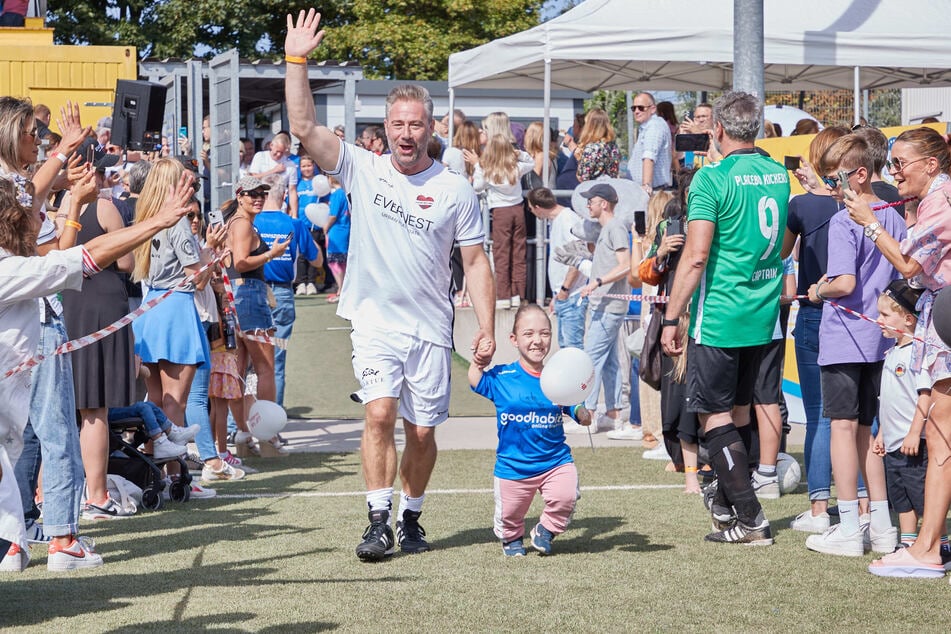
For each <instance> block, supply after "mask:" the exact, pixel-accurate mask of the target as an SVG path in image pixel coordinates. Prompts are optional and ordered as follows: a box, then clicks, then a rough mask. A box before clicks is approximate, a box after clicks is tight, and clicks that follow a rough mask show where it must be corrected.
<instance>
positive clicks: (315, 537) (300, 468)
mask: <svg viewBox="0 0 951 634" xmlns="http://www.w3.org/2000/svg"><path fill="white" fill-rule="evenodd" d="M575 454H576V459H577V462H578V468H579V472H580V474H581V485H582V499H581V500H580V501H579V503H578V507H577V510H576V513H575V518H574V521H573V523H572V525H571V526H570V527H569V530H568V532H567V533H566V534H564V535H562V536H559V537H558V538H557V539H556V540H555V541H554V551H555V554H554V555H553V556H551V557H541V556H538V555H536V554H534V553H530V554H529V556H527V557H524V558H516V559H512V558H504V557H503V556H502V552H501V548H500V546H499V543H498V541H497V540H496V538H495V537H494V535H493V534H492V531H491V526H492V511H493V500H492V494H491V493H490V492H489V489H491V486H492V476H491V474H492V464H493V459H494V456H493V454H492V452H488V451H468V450H467V451H444V452H442V453H441V454H440V457H439V460H438V462H437V466H436V470H435V472H434V474H433V479H432V482H431V484H430V494H429V495H428V496H427V500H426V504H425V509H424V514H423V516H422V518H421V522H422V524H423V526H424V527H425V528H426V530H427V532H428V538H429V539H430V541H431V543H432V545H433V551H432V552H430V553H426V554H422V555H416V556H409V555H401V554H397V555H395V556H394V557H392V558H391V559H390V560H388V561H385V562H383V563H379V564H364V563H361V562H359V561H358V560H357V558H356V557H355V555H354V553H353V549H354V547H355V546H356V544H357V543H358V541H359V539H360V535H361V532H362V530H363V528H364V526H365V524H366V516H365V512H364V509H365V505H364V502H363V499H362V495H361V494H359V491H360V490H361V489H362V488H363V484H362V478H361V475H360V467H359V455H358V454H356V453H352V454H316V453H314V454H295V455H292V456H291V457H289V458H286V459H279V460H257V461H254V462H253V463H252V464H254V465H255V466H258V467H259V468H261V473H259V474H255V475H253V476H250V477H249V478H248V479H246V480H244V481H241V482H234V483H228V484H222V485H219V486H218V487H217V489H218V492H219V494H221V497H219V498H217V499H213V500H195V501H190V502H188V503H186V504H175V503H170V504H169V506H168V507H167V508H166V509H165V510H163V511H160V512H151V513H150V512H143V513H141V514H140V515H138V516H136V517H133V518H129V519H126V520H114V521H105V522H96V523H89V524H85V525H84V526H83V532H84V533H85V534H87V535H89V536H91V537H93V538H95V539H96V541H97V543H98V549H99V551H100V552H101V553H102V554H103V556H104V558H105V561H106V565H105V566H104V567H102V568H100V569H97V570H91V571H77V572H73V573H57V574H53V573H49V572H47V571H46V566H45V560H46V555H45V549H43V548H39V547H38V548H34V549H33V553H34V555H35V560H34V562H33V563H32V564H31V566H30V567H29V568H27V570H26V571H24V572H23V573H20V574H16V573H4V574H3V575H2V577H0V597H2V598H0V628H2V629H3V630H4V631H5V632H19V631H76V632H124V631H137V632H140V631H163V632H169V631H203V630H206V629H207V630H212V629H223V630H230V631H234V632H282V633H285V632H314V631H322V630H332V629H336V630H340V631H346V632H364V631H367V632H369V631H389V632H461V631H473V632H484V631H497V632H511V631H526V632H527V631H549V632H553V631H554V632H557V631H565V632H633V631H740V632H746V631H762V632H773V631H804V632H810V631H876V632H901V631H916V632H922V631H925V632H927V631H942V632H946V631H948V630H949V626H951V611H949V610H948V597H949V592H951V589H949V587H948V583H947V580H931V581H907V580H889V579H879V578H876V577H873V576H871V575H869V574H868V573H867V572H866V571H865V566H866V565H867V563H868V561H869V560H870V559H871V556H868V557H862V558H855V559H853V558H840V557H829V556H823V555H818V554H815V553H811V552H809V551H807V550H806V549H805V547H804V545H803V543H804V541H805V534H803V533H796V532H794V531H791V530H789V529H788V528H787V526H788V523H789V520H791V519H792V518H793V517H795V515H796V514H797V513H799V512H801V511H802V510H804V509H805V508H806V506H807V500H806V495H805V494H804V493H801V492H800V493H797V494H794V495H789V496H785V497H783V498H782V499H780V500H776V501H767V502H765V510H766V513H767V516H768V517H769V519H770V520H771V522H772V524H773V527H774V531H775V537H776V544H775V545H774V546H772V547H768V548H749V547H742V546H725V545H717V544H708V543H705V542H704V541H703V535H704V534H705V533H706V532H707V531H708V530H709V519H708V516H707V514H706V513H705V512H704V510H703V507H702V505H701V503H700V500H699V497H698V496H689V495H685V494H683V493H682V492H681V491H680V489H679V486H677V485H679V484H680V483H681V482H682V476H679V475H677V474H669V473H665V472H664V471H663V463H659V462H654V461H646V460H642V459H640V458H639V457H638V454H637V452H636V451H634V450H631V449H621V448H608V449H599V450H598V451H597V453H594V454H592V453H591V452H588V451H582V450H576V452H575ZM632 485H648V486H655V487H656V486H662V487H665V488H640V489H635V488H623V487H630V486H632ZM669 487H673V488H669ZM538 510H539V507H538V503H537V500H536V505H535V506H533V508H532V510H531V511H530V514H529V520H528V522H527V528H529V529H530V528H531V526H532V523H531V522H532V520H533V519H537V515H538Z"/></svg>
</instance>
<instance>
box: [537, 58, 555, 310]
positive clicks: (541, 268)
mask: <svg viewBox="0 0 951 634" xmlns="http://www.w3.org/2000/svg"><path fill="white" fill-rule="evenodd" d="M544 99H545V106H544V118H543V121H542V135H543V136H542V147H543V148H545V156H548V148H550V147H551V59H550V58H546V59H545V96H544ZM550 172H551V161H549V160H546V161H543V162H542V182H543V183H545V186H546V187H547V186H548V179H549V177H550ZM547 251H548V223H547V222H545V221H544V220H542V219H541V218H535V303H536V304H538V305H539V306H544V305H545V283H546V280H545V277H546V273H547V272H548V266H547V260H548V258H547Z"/></svg>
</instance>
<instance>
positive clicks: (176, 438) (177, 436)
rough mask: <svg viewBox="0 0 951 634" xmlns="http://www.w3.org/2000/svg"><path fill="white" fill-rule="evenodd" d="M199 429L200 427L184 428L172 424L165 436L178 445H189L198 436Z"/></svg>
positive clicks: (190, 426)
mask: <svg viewBox="0 0 951 634" xmlns="http://www.w3.org/2000/svg"><path fill="white" fill-rule="evenodd" d="M198 429H199V427H198V425H189V426H188V427H182V426H181V425H176V424H174V423H172V426H171V428H170V429H169V430H168V431H167V432H165V435H166V436H168V439H169V440H171V441H172V442H173V443H175V444H176V445H187V444H188V443H190V442H191V441H193V440H195V438H196V437H197V436H198Z"/></svg>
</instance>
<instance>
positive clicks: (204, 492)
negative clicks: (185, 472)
mask: <svg viewBox="0 0 951 634" xmlns="http://www.w3.org/2000/svg"><path fill="white" fill-rule="evenodd" d="M216 495H218V492H217V491H215V490H214V489H209V488H207V487H203V486H201V485H200V484H197V483H195V482H192V493H191V495H190V496H189V499H191V500H204V499H207V498H213V497H215V496H216Z"/></svg>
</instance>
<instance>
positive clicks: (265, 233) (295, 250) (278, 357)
mask: <svg viewBox="0 0 951 634" xmlns="http://www.w3.org/2000/svg"><path fill="white" fill-rule="evenodd" d="M264 181H265V182H266V183H267V184H268V185H270V186H271V189H270V190H269V191H268V196H267V200H265V201H264V210H263V211H261V213H259V214H258V215H257V217H256V218H255V219H254V227H255V228H256V229H257V230H258V233H260V234H261V239H262V240H264V242H266V243H267V245H268V247H271V246H272V245H273V244H274V243H275V242H277V241H278V240H283V239H285V238H286V237H287V236H288V235H292V237H293V239H292V240H291V242H290V244H289V245H288V247H287V250H286V251H285V252H284V254H283V255H281V257H278V258H274V259H273V260H271V261H270V262H268V263H267V264H265V265H264V279H265V280H266V281H267V284H268V286H270V287H271V290H272V291H273V292H274V298H275V299H276V300H277V306H275V307H274V308H273V309H271V315H272V317H273V318H274V326H275V327H276V328H277V331H276V332H275V334H274V336H275V337H277V338H278V339H284V340H285V341H286V340H288V339H290V337H291V331H292V330H293V329H294V319H295V318H296V316H297V315H296V313H295V310H294V263H295V262H297V256H298V254H300V255H302V256H304V258H305V259H306V260H307V261H308V262H309V263H310V264H311V265H312V266H316V267H319V266H321V264H322V263H323V254H322V253H321V251H320V249H318V248H317V244H316V243H315V242H314V239H313V238H311V236H310V232H309V231H307V230H306V229H305V228H304V226H303V224H301V222H300V221H299V220H297V219H295V218H291V217H290V216H288V215H287V214H286V213H284V212H283V211H282V210H281V205H282V203H283V201H284V190H285V185H284V179H283V177H282V176H281V175H280V174H278V175H271V176H268V177H267V178H265V179H264ZM286 362H287V350H286V349H282V348H275V350H274V381H275V383H276V384H277V404H278V405H281V406H282V407H283V405H284V366H285V364H286Z"/></svg>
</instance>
